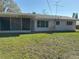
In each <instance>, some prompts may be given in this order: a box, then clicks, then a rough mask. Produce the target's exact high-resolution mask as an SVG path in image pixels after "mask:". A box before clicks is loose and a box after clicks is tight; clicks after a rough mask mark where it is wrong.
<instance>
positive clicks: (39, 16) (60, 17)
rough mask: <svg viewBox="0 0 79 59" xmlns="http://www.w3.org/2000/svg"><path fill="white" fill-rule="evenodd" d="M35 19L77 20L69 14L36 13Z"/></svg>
mask: <svg viewBox="0 0 79 59" xmlns="http://www.w3.org/2000/svg"><path fill="white" fill-rule="evenodd" d="M35 18H36V19H57V20H58V19H61V20H75V21H79V19H75V18H72V17H69V16H58V15H36V17H35Z"/></svg>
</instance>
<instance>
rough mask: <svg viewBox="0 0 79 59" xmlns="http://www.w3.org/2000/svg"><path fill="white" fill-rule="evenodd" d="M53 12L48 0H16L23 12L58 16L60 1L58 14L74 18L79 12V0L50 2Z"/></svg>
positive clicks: (53, 0)
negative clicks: (74, 14)
mask: <svg viewBox="0 0 79 59" xmlns="http://www.w3.org/2000/svg"><path fill="white" fill-rule="evenodd" d="M48 1H49V4H50V7H51V10H52V12H51V11H50V9H49V7H48V3H47V0H15V2H16V3H17V4H18V6H19V7H20V9H21V10H22V12H24V13H32V12H36V13H40V14H44V13H45V14H53V15H55V14H56V5H55V3H56V1H60V2H59V3H58V5H59V6H58V7H57V14H58V15H63V16H72V13H73V12H79V0H48Z"/></svg>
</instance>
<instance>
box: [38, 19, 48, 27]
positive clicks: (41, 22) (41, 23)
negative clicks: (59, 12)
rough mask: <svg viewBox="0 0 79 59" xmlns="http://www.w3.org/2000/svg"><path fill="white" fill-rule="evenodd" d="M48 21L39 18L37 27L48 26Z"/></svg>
mask: <svg viewBox="0 0 79 59" xmlns="http://www.w3.org/2000/svg"><path fill="white" fill-rule="evenodd" d="M48 22H49V21H47V20H37V27H38V28H40V27H42V28H47V27H48V26H49V24H48Z"/></svg>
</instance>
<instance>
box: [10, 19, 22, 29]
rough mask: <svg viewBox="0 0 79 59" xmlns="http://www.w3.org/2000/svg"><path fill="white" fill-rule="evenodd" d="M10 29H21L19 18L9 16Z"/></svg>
mask: <svg viewBox="0 0 79 59" xmlns="http://www.w3.org/2000/svg"><path fill="white" fill-rule="evenodd" d="M11 30H21V18H11Z"/></svg>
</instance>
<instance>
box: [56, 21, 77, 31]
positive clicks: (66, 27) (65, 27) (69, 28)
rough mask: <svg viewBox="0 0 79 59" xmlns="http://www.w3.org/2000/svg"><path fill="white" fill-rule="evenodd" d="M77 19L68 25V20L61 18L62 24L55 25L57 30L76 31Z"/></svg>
mask: <svg viewBox="0 0 79 59" xmlns="http://www.w3.org/2000/svg"><path fill="white" fill-rule="evenodd" d="M75 30H76V21H73V24H72V25H67V20H60V25H55V31H75Z"/></svg>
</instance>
